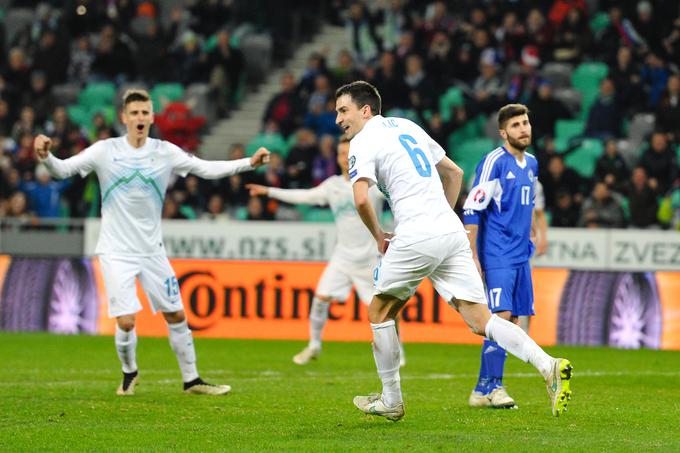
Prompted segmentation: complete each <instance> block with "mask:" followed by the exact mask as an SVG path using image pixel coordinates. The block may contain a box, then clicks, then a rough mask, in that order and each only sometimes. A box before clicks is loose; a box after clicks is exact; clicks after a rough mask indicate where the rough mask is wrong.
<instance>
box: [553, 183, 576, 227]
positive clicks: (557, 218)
mask: <svg viewBox="0 0 680 453" xmlns="http://www.w3.org/2000/svg"><path fill="white" fill-rule="evenodd" d="M555 197H556V201H555V207H554V208H552V210H551V211H550V218H551V221H550V225H552V226H554V227H563V228H572V227H575V226H576V224H577V223H578V218H579V210H578V207H577V206H576V205H575V204H574V200H573V198H572V196H571V193H569V191H568V190H564V189H560V191H559V192H557V194H556V195H555Z"/></svg>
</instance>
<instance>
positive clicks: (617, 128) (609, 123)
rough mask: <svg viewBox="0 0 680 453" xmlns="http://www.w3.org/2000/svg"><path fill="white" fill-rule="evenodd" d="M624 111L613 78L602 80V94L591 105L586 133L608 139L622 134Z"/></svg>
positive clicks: (589, 135) (587, 135) (588, 135)
mask: <svg viewBox="0 0 680 453" xmlns="http://www.w3.org/2000/svg"><path fill="white" fill-rule="evenodd" d="M622 124H623V112H622V110H621V104H620V102H619V99H618V98H617V93H616V87H615V86H614V82H612V80H611V79H608V78H606V79H604V80H602V82H600V94H599V96H598V98H597V99H596V100H595V102H594V103H593V105H592V106H591V107H590V111H589V112H588V120H587V122H586V129H585V132H584V135H585V136H586V137H593V138H599V139H601V140H606V139H608V138H612V137H620V136H621V126H622Z"/></svg>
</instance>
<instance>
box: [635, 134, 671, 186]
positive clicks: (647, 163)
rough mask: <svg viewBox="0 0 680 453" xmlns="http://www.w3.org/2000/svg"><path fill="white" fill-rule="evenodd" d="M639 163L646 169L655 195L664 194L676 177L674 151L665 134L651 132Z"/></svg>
mask: <svg viewBox="0 0 680 453" xmlns="http://www.w3.org/2000/svg"><path fill="white" fill-rule="evenodd" d="M639 165H641V166H642V167H644V169H645V170H646V171H647V175H648V176H649V184H650V186H651V187H652V188H653V189H654V190H656V193H657V195H664V194H666V192H668V190H669V189H670V188H671V185H672V183H673V182H674V181H675V178H677V177H678V161H677V157H676V153H675V151H674V150H673V149H672V148H671V147H670V146H669V143H668V137H667V136H666V134H664V133H663V132H660V131H655V132H653V133H652V136H651V138H650V141H649V147H648V148H647V149H646V150H645V151H644V153H642V157H641V158H640V162H639Z"/></svg>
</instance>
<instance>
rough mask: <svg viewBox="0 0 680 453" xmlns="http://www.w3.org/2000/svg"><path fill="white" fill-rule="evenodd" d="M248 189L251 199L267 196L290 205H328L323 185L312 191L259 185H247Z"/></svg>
mask: <svg viewBox="0 0 680 453" xmlns="http://www.w3.org/2000/svg"><path fill="white" fill-rule="evenodd" d="M246 189H248V190H249V191H250V196H251V197H257V196H262V195H266V196H268V197H270V198H274V199H276V200H280V201H283V202H285V203H290V204H315V205H320V206H322V205H327V204H328V197H327V191H326V189H325V185H324V184H323V183H321V185H319V186H316V187H313V188H311V189H279V188H276V187H267V186H261V185H259V184H246Z"/></svg>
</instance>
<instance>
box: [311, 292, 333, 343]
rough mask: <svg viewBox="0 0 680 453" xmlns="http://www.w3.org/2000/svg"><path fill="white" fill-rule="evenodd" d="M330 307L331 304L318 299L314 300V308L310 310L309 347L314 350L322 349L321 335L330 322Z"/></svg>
mask: <svg viewBox="0 0 680 453" xmlns="http://www.w3.org/2000/svg"><path fill="white" fill-rule="evenodd" d="M330 306H331V304H330V302H326V301H325V300H321V299H319V298H318V297H315V298H314V299H312V308H311V309H310V310H309V347H310V348H312V349H321V334H322V332H323V328H324V326H325V325H326V321H328V310H329V309H330Z"/></svg>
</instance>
